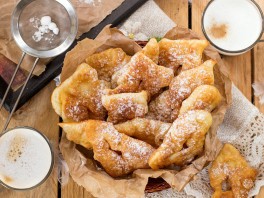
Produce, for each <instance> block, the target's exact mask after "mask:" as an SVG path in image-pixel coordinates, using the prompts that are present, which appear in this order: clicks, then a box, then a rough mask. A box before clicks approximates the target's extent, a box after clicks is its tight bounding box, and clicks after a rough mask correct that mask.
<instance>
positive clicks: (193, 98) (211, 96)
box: [180, 85, 222, 114]
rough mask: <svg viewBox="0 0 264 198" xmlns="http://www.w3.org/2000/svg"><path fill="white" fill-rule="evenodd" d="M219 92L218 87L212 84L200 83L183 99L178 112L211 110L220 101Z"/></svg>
mask: <svg viewBox="0 0 264 198" xmlns="http://www.w3.org/2000/svg"><path fill="white" fill-rule="evenodd" d="M221 98H222V97H221V94H220V93H219V91H218V89H217V88H216V87H214V86H212V85H201V86H199V87H197V88H196V89H195V90H194V91H193V93H192V94H191V95H190V96H189V98H187V99H186V100H184V101H183V103H182V106H181V109H180V114H183V113H185V112H187V111H190V110H195V109H201V110H206V111H208V112H211V111H212V110H213V109H215V108H216V107H217V106H218V105H219V103H220V102H221Z"/></svg>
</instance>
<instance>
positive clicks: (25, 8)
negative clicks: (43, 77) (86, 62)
mask: <svg viewBox="0 0 264 198" xmlns="http://www.w3.org/2000/svg"><path fill="white" fill-rule="evenodd" d="M43 16H50V17H51V19H52V21H54V22H55V23H56V24H57V26H58V27H59V30H60V31H59V34H58V35H53V36H50V35H49V36H45V38H44V37H43V38H44V39H41V40H40V41H38V42H36V41H34V40H33V38H32V35H34V32H36V26H34V25H31V23H30V22H32V21H33V22H34V20H35V19H36V20H37V22H38V19H39V18H41V17H43ZM77 30H78V18H77V15H76V12H75V10H74V7H73V5H72V4H71V3H70V1H69V0H21V1H20V2H19V3H18V4H17V5H16V7H15V9H14V11H13V14H12V17H11V33H12V36H13V38H14V40H15V42H16V44H17V45H18V46H19V48H20V49H21V50H22V52H23V53H22V56H21V58H20V60H19V62H18V65H17V67H16V69H15V72H14V74H13V76H12V78H11V81H10V83H9V85H8V88H7V90H6V92H5V94H4V97H3V99H2V101H1V104H0V110H1V109H2V107H3V104H4V101H5V99H6V97H7V95H8V93H9V91H10V88H11V85H12V83H13V81H14V79H15V76H16V74H17V71H18V69H19V67H20V65H21V63H22V62H23V60H24V57H25V55H26V54H27V55H30V56H32V57H35V58H36V59H35V62H34V64H33V65H32V67H31V70H30V71H29V74H28V76H27V79H26V81H25V83H24V85H23V86H22V88H21V91H20V93H19V95H18V98H17V100H16V102H15V104H14V107H13V109H12V111H11V112H10V114H9V116H8V118H7V120H6V122H5V125H4V128H3V131H5V130H6V128H7V126H8V124H9V122H10V120H11V117H12V115H13V113H14V111H15V110H16V107H17V105H18V102H19V100H20V98H21V96H22V94H23V92H24V90H25V88H26V86H27V83H28V81H29V79H30V77H31V75H32V73H33V71H34V69H35V67H36V65H37V63H38V61H39V59H40V58H51V57H55V56H57V55H59V54H61V53H63V52H64V51H65V50H67V49H68V48H69V47H70V45H71V44H72V43H73V41H74V40H75V37H76V34H77ZM47 35H48V34H47Z"/></svg>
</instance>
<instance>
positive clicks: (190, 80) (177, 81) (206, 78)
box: [169, 60, 216, 120]
mask: <svg viewBox="0 0 264 198" xmlns="http://www.w3.org/2000/svg"><path fill="white" fill-rule="evenodd" d="M215 64H216V62H215V61H213V60H207V61H205V62H204V63H203V64H202V65H201V66H199V67H196V68H194V69H190V70H187V71H184V72H181V73H180V74H179V75H178V76H176V77H175V78H174V79H173V80H172V81H171V83H170V87H169V91H170V102H171V108H172V109H173V111H172V115H171V117H172V120H175V119H176V118H177V117H178V114H179V111H180V108H181V105H182V102H183V100H185V99H186V98H188V97H189V96H190V95H191V93H192V92H193V91H194V89H195V88H197V87H198V86H200V85H213V84H214V71H213V67H214V65H215Z"/></svg>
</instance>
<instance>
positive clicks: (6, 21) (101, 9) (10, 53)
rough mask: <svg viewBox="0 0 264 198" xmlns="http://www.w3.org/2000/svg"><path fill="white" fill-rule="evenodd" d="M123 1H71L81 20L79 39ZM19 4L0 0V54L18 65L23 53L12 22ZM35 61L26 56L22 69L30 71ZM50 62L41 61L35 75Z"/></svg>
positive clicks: (46, 60) (16, 1) (10, 0)
mask: <svg viewBox="0 0 264 198" xmlns="http://www.w3.org/2000/svg"><path fill="white" fill-rule="evenodd" d="M123 1H124V0H114V1H108V0H93V1H92V0H89V1H88V0H71V2H72V4H73V5H74V7H75V9H76V12H77V15H78V20H79V28H78V35H77V37H78V36H80V35H81V34H83V33H84V32H87V31H89V30H90V29H91V28H92V27H94V26H96V25H97V24H98V23H100V22H101V21H102V20H103V19H104V18H105V17H106V16H107V15H109V14H110V13H111V12H112V11H113V10H114V9H116V8H117V7H118V6H119V5H121V3H122V2H123ZM18 2H19V0H9V1H6V0H0V5H1V7H0V53H1V54H2V55H4V56H5V57H7V58H8V59H10V60H11V61H13V62H15V63H18V61H19V58H20V56H21V54H22V51H21V50H20V48H19V47H18V46H17V45H16V43H15V41H14V40H13V38H12V35H11V30H10V22H11V21H10V20H11V15H12V12H13V9H14V8H15V6H16V4H17V3H18ZM62 20H63V19H62ZM34 60H35V58H32V57H30V56H26V57H25V60H24V62H23V63H22V65H21V68H22V69H24V70H25V71H29V70H30V68H31V67H32V64H33V62H34ZM49 61H50V59H45V60H44V59H41V60H40V61H39V63H38V65H37V67H36V69H35V71H34V75H37V76H38V75H40V74H41V73H42V72H43V71H45V67H46V66H45V65H46V64H47V63H48V62H49Z"/></svg>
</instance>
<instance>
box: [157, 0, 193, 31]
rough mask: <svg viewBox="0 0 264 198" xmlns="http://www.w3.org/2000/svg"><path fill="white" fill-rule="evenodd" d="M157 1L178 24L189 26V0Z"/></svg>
mask: <svg viewBox="0 0 264 198" xmlns="http://www.w3.org/2000/svg"><path fill="white" fill-rule="evenodd" d="M155 2H156V3H157V4H158V5H159V7H160V8H161V9H162V10H163V11H164V12H165V13H166V14H167V15H168V16H169V17H170V18H171V19H172V20H173V21H174V22H175V23H176V24H177V25H179V26H181V27H186V28H187V27H188V1H187V0H155Z"/></svg>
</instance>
